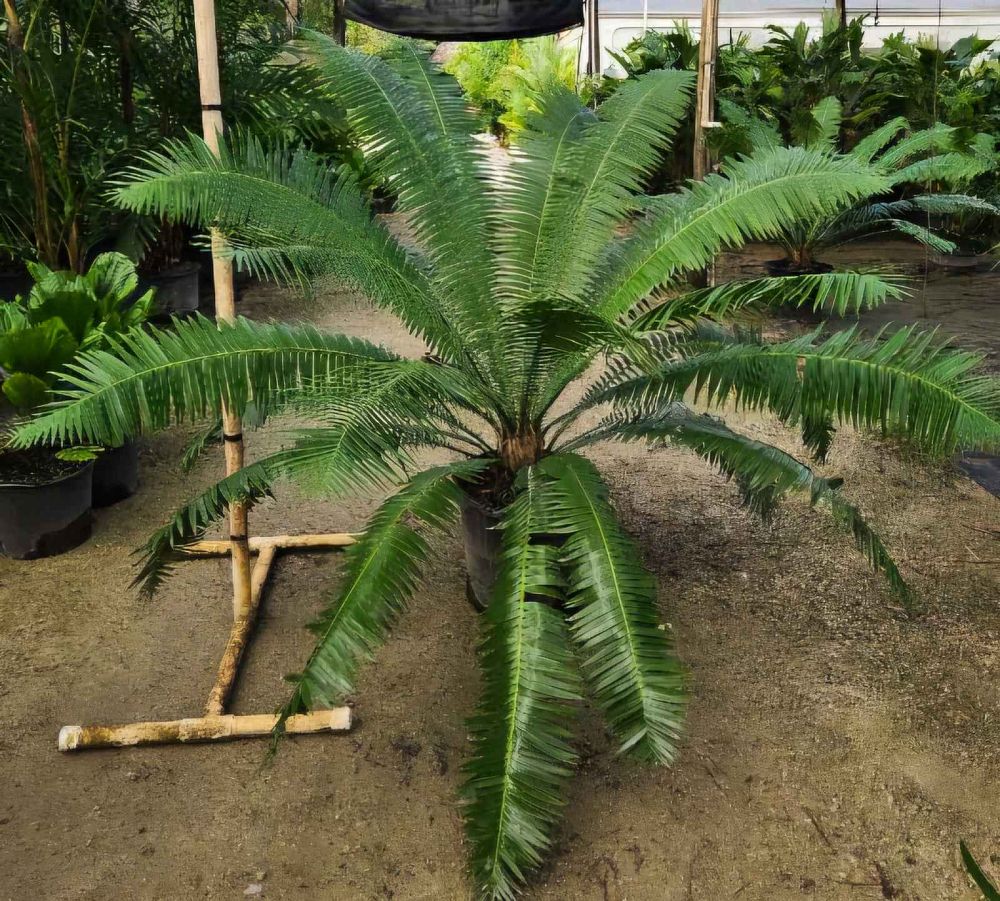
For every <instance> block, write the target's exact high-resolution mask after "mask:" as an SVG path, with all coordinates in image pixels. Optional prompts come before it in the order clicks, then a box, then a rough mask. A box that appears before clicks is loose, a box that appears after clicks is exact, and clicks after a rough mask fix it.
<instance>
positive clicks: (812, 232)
mask: <svg viewBox="0 0 1000 901" xmlns="http://www.w3.org/2000/svg"><path fill="white" fill-rule="evenodd" d="M720 106H721V109H722V114H723V118H724V119H725V120H726V124H725V125H724V126H723V128H722V129H721V132H720V134H719V135H718V136H717V137H716V144H717V149H718V150H719V152H720V153H721V154H722V155H727V154H731V153H738V152H760V151H762V150H766V149H768V148H773V147H777V146H780V144H781V135H780V134H779V132H778V130H777V128H776V127H775V126H773V125H772V124H770V123H768V122H765V121H764V120H762V119H760V118H759V117H756V116H753V115H752V114H750V113H748V112H747V111H746V110H743V109H741V108H740V107H738V106H736V105H735V104H733V103H731V102H727V101H725V100H723V101H722V102H721V104H720ZM842 121H843V105H842V104H841V102H840V101H839V100H838V99H837V98H836V97H825V98H824V99H823V100H821V101H820V102H819V103H817V104H816V106H815V107H813V109H812V110H811V111H810V112H809V115H808V117H807V118H804V119H803V120H802V128H801V130H800V131H799V136H800V140H801V142H802V146H804V147H807V148H809V149H810V150H819V151H827V152H833V150H834V149H835V148H836V147H838V146H839V144H840V133H841V126H842ZM806 123H808V125H809V127H808V128H806ZM849 155H850V156H851V157H853V158H855V159H856V160H858V162H859V163H862V164H864V165H867V166H871V167H872V168H873V169H875V170H876V171H878V172H879V173H880V174H882V175H883V176H884V177H885V179H886V180H887V182H888V186H889V189H890V191H891V193H887V191H886V187H885V185H882V186H879V187H877V188H875V189H874V190H873V191H872V192H871V194H870V195H868V196H867V197H863V198H859V200H858V202H857V203H855V204H854V205H853V206H851V207H850V208H849V209H845V210H839V211H837V212H836V213H834V214H833V215H831V216H828V217H819V218H817V219H815V220H814V221H812V222H807V223H789V227H788V228H787V229H785V231H784V232H783V233H782V234H781V235H780V236H779V237H778V243H779V244H781V245H782V247H783V249H784V250H785V254H786V259H785V261H784V265H783V266H781V267H778V268H782V269H786V270H788V271H791V272H796V273H807V272H817V271H828V270H830V269H831V268H832V267H831V266H830V265H829V264H826V263H824V262H823V261H822V260H820V259H819V255H820V254H821V253H822V252H823V251H826V250H831V249H834V248H837V247H841V246H843V245H845V244H849V243H851V242H853V241H861V240H871V239H872V238H873V237H879V236H883V235H888V236H890V237H902V238H907V239H911V240H913V241H916V242H917V243H919V244H922V245H924V246H925V247H927V248H929V249H930V250H932V251H934V252H935V253H939V254H950V253H953V252H954V251H955V250H956V249H957V247H958V245H957V244H956V243H955V241H953V240H951V238H950V237H948V236H947V234H945V233H944V232H947V231H948V230H951V229H949V225H950V226H952V228H954V226H955V225H957V224H959V223H960V222H961V221H962V220H963V219H968V218H970V217H977V218H978V219H981V220H984V221H988V220H990V219H995V218H996V217H998V216H1000V208H997V207H996V206H995V205H994V204H992V203H991V202H989V201H987V200H984V199H983V198H981V197H977V196H975V195H974V194H972V193H970V188H971V186H972V185H973V184H974V182H975V181H976V179H978V178H979V177H980V176H982V175H984V174H986V173H990V172H993V171H995V170H996V168H997V164H998V162H1000V158H998V155H997V150H996V138H995V137H994V136H993V135H990V134H986V133H978V134H975V133H972V132H971V130H969V129H960V128H953V127H951V126H948V125H942V124H938V125H934V126H932V127H930V128H925V129H921V130H919V131H914V130H913V129H911V127H910V124H909V123H908V122H907V121H906V119H903V118H896V119H892V120H890V121H888V122H886V123H885V124H883V125H881V126H880V127H878V128H876V129H874V130H873V131H872V132H871V133H870V134H868V135H866V136H865V137H864V138H862V139H861V140H860V141H858V142H857V143H856V144H855V146H854V147H853V148H852V149H851V150H850V152H849Z"/></svg>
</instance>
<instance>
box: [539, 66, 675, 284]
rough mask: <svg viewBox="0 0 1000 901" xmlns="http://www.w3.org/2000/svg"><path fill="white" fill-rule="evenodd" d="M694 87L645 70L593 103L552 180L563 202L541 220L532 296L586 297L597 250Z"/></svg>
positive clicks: (630, 204)
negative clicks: (588, 121) (591, 120)
mask: <svg viewBox="0 0 1000 901" xmlns="http://www.w3.org/2000/svg"><path fill="white" fill-rule="evenodd" d="M693 85H694V80H693V76H692V75H691V73H689V72H681V71H677V70H673V69H664V70H659V71H654V72H649V73H647V74H646V75H643V76H642V77H641V78H638V79H633V80H630V81H627V82H625V83H624V84H623V85H622V86H621V87H620V88H619V89H618V90H617V91H615V93H614V94H613V95H612V96H611V98H610V99H608V100H606V101H605V102H604V103H602V104H601V105H600V106H599V107H598V109H597V117H598V121H597V122H596V123H595V124H594V125H593V126H592V127H591V128H588V129H586V130H585V131H584V132H583V134H582V135H581V137H580V140H579V141H578V142H576V145H575V146H574V148H573V151H572V153H571V154H570V156H569V157H568V159H567V164H566V168H565V170H564V171H563V173H562V177H561V178H560V179H559V181H558V183H557V190H559V191H560V192H561V193H562V194H563V195H564V199H565V202H564V203H559V204H556V206H557V207H558V215H554V216H549V217H548V218H547V219H546V220H545V221H544V222H542V223H541V225H540V232H541V234H540V239H541V242H542V244H543V247H545V248H548V250H547V251H543V252H542V254H541V256H542V259H543V260H544V261H545V262H546V264H547V265H545V266H543V267H541V268H540V272H539V273H538V274H537V275H536V277H535V283H536V286H537V287H536V291H537V293H538V294H540V295H542V296H549V297H556V296H561V297H568V298H573V299H576V300H582V299H584V298H585V294H586V286H587V285H589V283H590V282H591V280H592V278H593V270H594V268H595V265H596V263H597V261H598V260H599V258H600V254H601V252H602V251H603V249H604V247H605V245H606V244H607V242H608V241H609V240H610V239H611V238H612V236H613V235H614V232H615V229H616V228H617V227H619V226H620V225H621V224H622V223H623V222H624V221H625V220H626V218H627V217H628V216H629V215H630V214H631V213H632V212H633V211H634V210H635V209H636V206H637V200H636V197H637V195H638V194H640V192H641V191H642V187H643V182H644V181H645V179H646V178H648V177H649V175H650V174H651V173H652V172H653V170H654V169H655V167H656V165H657V163H658V162H659V160H660V159H661V156H662V154H663V152H664V151H665V150H666V148H667V147H668V146H669V145H670V142H671V140H672V138H673V136H674V133H675V132H676V130H677V128H678V126H679V124H680V122H681V119H682V117H683V115H684V113H685V111H686V110H687V107H688V104H689V102H690V95H691V90H692V88H693Z"/></svg>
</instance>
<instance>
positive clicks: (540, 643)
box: [464, 471, 580, 901]
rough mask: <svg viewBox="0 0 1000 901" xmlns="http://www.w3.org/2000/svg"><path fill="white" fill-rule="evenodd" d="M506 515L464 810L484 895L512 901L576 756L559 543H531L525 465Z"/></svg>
mask: <svg viewBox="0 0 1000 901" xmlns="http://www.w3.org/2000/svg"><path fill="white" fill-rule="evenodd" d="M524 484H525V490H524V491H523V493H522V494H521V495H520V496H519V497H518V498H517V500H515V501H514V503H513V504H512V505H511V507H510V508H509V509H508V510H507V511H506V512H505V514H504V519H503V530H504V542H503V552H502V555H501V558H500V571H499V575H498V580H497V586H496V589H495V591H494V595H493V600H492V602H491V604H490V607H489V609H488V611H487V612H486V614H485V618H486V623H485V633H486V634H485V638H484V640H483V644H482V648H481V650H480V665H481V666H482V669H483V674H484V684H483V692H482V700H481V702H480V704H479V709H478V711H477V713H476V715H475V716H474V717H473V718H472V720H471V721H470V723H469V731H470V733H471V735H472V741H473V752H472V759H471V760H470V761H469V762H468V763H467V764H466V766H465V772H466V782H465V786H464V794H465V796H466V798H467V805H466V808H465V811H464V814H465V825H466V833H467V835H468V837H469V841H470V843H471V844H472V848H473V852H472V866H473V870H474V873H475V877H476V882H477V884H478V885H479V886H480V889H481V891H482V894H483V896H484V897H486V898H497V899H508V901H509V899H513V898H514V897H515V896H516V894H517V891H518V889H519V887H520V885H521V884H522V883H523V881H524V879H525V876H526V875H527V872H528V871H529V870H532V869H535V868H536V867H538V866H539V865H540V864H541V863H542V857H543V855H544V853H545V851H546V850H548V848H549V845H550V844H551V840H552V830H553V827H554V825H555V823H556V822H557V821H558V818H559V815H560V813H561V811H562V808H563V806H564V805H565V783H566V780H567V778H568V776H569V775H570V773H571V771H572V767H573V765H574V764H575V762H576V753H575V752H574V750H573V748H572V746H571V745H570V732H569V728H570V724H571V721H572V719H573V714H574V710H573V706H572V705H573V703H574V702H575V701H577V700H578V699H579V697H580V689H579V684H578V681H579V680H578V677H577V674H576V667H575V663H574V661H573V659H572V656H573V655H572V652H571V651H570V648H569V638H568V635H567V632H566V625H565V622H564V620H563V617H562V615H561V614H560V613H559V611H558V610H557V609H554V607H552V606H549V603H548V602H549V601H551V602H557V601H558V599H559V598H560V597H561V594H562V580H561V576H560V572H559V561H558V549H557V548H555V547H553V546H552V545H551V544H540V543H536V542H535V541H534V540H533V538H534V536H535V534H536V533H538V532H539V531H540V529H541V528H544V525H543V523H541V522H539V512H538V510H537V509H536V508H537V505H538V504H539V503H541V502H540V501H539V500H538V499H537V497H536V495H537V494H538V493H539V492H541V491H543V490H544V485H543V484H541V482H540V480H539V479H538V478H537V476H536V475H535V474H534V473H532V472H530V471H529V472H528V473H527V474H525V478H524Z"/></svg>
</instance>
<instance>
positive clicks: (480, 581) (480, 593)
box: [461, 492, 565, 613]
mask: <svg viewBox="0 0 1000 901" xmlns="http://www.w3.org/2000/svg"><path fill="white" fill-rule="evenodd" d="M461 508H462V533H463V537H464V539H465V571H466V578H465V596H466V597H467V598H468V599H469V603H470V604H472V606H473V607H475V609H476V610H477V611H479V612H480V613H482V612H483V611H484V610H485V609H486V608H487V607H488V606H489V605H490V601H491V600H492V599H493V589H494V588H495V587H496V582H497V576H498V574H499V571H500V552H501V549H502V547H503V533H502V532H501V530H500V529H498V528H497V526H498V525H499V524H500V520H501V514H500V511H499V510H495V509H493V508H492V507H489V506H487V505H486V504H484V503H483V502H482V501H481V500H479V499H478V498H476V497H473V496H471V495H469V494H466V493H464V492H463V493H462V500H461ZM564 542H565V536H564V535H559V534H537V535H532V538H531V543H532V544H545V545H551V546H554V547H562V545H563V543H564ZM529 599H530V600H533V601H537V602H539V603H542V604H548V605H550V606H559V602H557V601H555V600H554V599H553V598H551V597H546V596H543V595H534V594H532V595H529Z"/></svg>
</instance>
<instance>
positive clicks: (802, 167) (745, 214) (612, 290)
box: [596, 148, 886, 317]
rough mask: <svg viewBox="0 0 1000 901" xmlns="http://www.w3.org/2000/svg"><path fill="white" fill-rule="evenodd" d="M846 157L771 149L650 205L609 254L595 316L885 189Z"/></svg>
mask: <svg viewBox="0 0 1000 901" xmlns="http://www.w3.org/2000/svg"><path fill="white" fill-rule="evenodd" d="M885 184H886V182H885V179H884V178H883V177H882V176H881V175H879V174H878V173H876V172H874V171H872V170H871V169H870V168H868V167H866V166H864V165H863V164H861V163H859V162H857V161H855V160H853V159H851V158H850V157H834V156H831V155H829V154H826V153H821V152H814V151H808V150H803V149H801V148H779V149H776V150H773V151H768V152H765V153H763V154H761V155H760V156H756V157H751V158H747V159H743V160H739V161H733V162H731V163H729V165H728V166H727V174H726V175H725V176H721V175H713V176H709V177H708V178H707V179H706V180H705V181H704V182H700V183H695V184H692V185H691V186H690V188H689V189H688V190H687V191H686V192H685V193H682V194H680V195H674V196H671V197H668V198H660V199H654V201H652V202H651V204H650V214H649V215H648V216H647V217H646V218H645V219H644V220H643V221H642V222H641V223H640V225H639V226H638V228H637V229H636V234H635V235H634V236H633V237H632V238H629V239H627V240H626V241H624V242H623V243H622V245H621V246H620V247H613V248H612V251H611V252H610V253H609V254H608V258H607V260H606V262H605V267H604V272H603V273H602V274H601V276H600V277H599V278H598V281H597V284H596V291H597V297H598V298H599V302H598V309H599V310H600V311H601V312H602V314H604V315H606V316H608V317H616V316H620V315H622V314H623V313H625V312H627V311H628V310H630V309H631V308H632V307H633V306H634V305H635V304H636V303H638V302H639V301H640V300H642V299H643V298H645V297H646V296H648V295H649V294H650V292H651V291H653V289H655V288H657V287H660V286H662V285H664V284H665V283H666V282H667V281H668V280H669V279H671V278H672V277H674V276H675V275H676V274H677V273H679V272H685V271H691V270H693V269H697V268H699V267H702V266H704V265H706V264H707V263H708V261H709V260H710V259H711V257H712V256H713V255H714V254H715V253H716V252H717V251H718V250H719V249H720V248H721V247H723V246H725V245H727V244H732V245H738V244H741V243H743V242H745V241H747V240H750V239H767V238H775V237H777V236H779V235H781V234H782V233H784V232H785V231H787V229H788V227H789V225H790V224H793V223H796V222H812V221H815V220H816V219H818V218H823V217H825V216H829V215H832V214H834V213H837V212H840V211H841V210H843V209H845V208H846V207H849V206H850V205H851V204H852V203H853V202H854V201H856V200H857V199H858V198H859V197H864V196H868V195H870V194H872V193H877V192H878V191H880V190H883V189H884V188H885Z"/></svg>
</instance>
